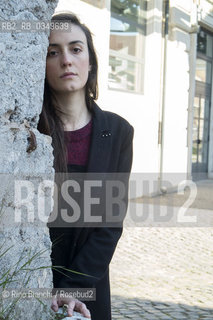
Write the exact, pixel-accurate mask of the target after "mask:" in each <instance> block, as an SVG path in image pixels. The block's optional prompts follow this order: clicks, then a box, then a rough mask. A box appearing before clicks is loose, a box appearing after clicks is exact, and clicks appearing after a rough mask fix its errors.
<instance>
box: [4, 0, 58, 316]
mask: <svg viewBox="0 0 213 320" xmlns="http://www.w3.org/2000/svg"><path fill="white" fill-rule="evenodd" d="M56 5H57V1H55V0H53V1H48V0H47V1H45V0H34V1H26V0H25V1H19V0H12V1H1V0H0V18H1V21H2V20H4V21H20V20H21V21H22V20H45V21H47V20H48V21H49V20H50V17H51V15H52V14H53V12H54V8H55V7H56ZM47 45H48V33H47V32H15V31H13V32H0V69H1V76H0V88H1V94H0V174H1V176H0V178H1V184H0V203H1V206H0V225H1V228H0V240H1V241H0V256H1V265H0V279H1V281H0V283H1V284H0V290H2V289H5V290H6V289H7V288H16V292H19V291H20V289H23V288H51V287H52V272H51V269H50V266H51V261H50V246H51V242H50V239H49V233H48V229H47V228H46V227H45V226H44V224H43V225H42V226H39V224H38V223H37V222H38V220H39V219H38V215H36V214H35V216H34V220H33V221H28V217H29V216H30V215H31V217H32V214H33V210H35V212H36V209H37V208H38V203H37V198H36V196H35V197H31V196H32V193H31V194H28V196H29V199H31V200H29V202H30V203H31V207H28V209H29V211H26V209H25V211H24V213H23V216H22V218H23V217H24V219H22V220H21V221H16V220H15V218H17V217H16V214H15V212H16V209H18V208H19V207H20V203H18V202H16V201H15V200H16V198H15V194H16V191H17V190H16V188H15V183H17V186H18V185H20V180H24V181H27V182H32V181H33V182H34V183H35V186H38V184H39V182H41V181H42V180H43V179H44V177H45V176H46V175H47V177H48V179H50V180H53V175H54V171H53V154H52V146H51V139H50V138H49V137H47V136H44V135H41V134H40V133H39V132H38V131H37V129H36V127H37V123H38V119H39V114H40V112H41V108H42V100H43V88H44V77H45V60H46V50H47ZM32 141H33V143H32ZM17 188H18V187H17ZM35 189H36V188H35ZM37 193H38V190H35V191H34V193H33V196H34V195H36V194H37ZM44 194H45V196H46V198H47V199H49V201H50V199H51V192H49V191H48V190H44ZM30 197H31V198H30ZM41 267H44V268H43V269H41ZM15 300H16V299H15V298H13V297H9V299H3V298H2V296H1V297H0V318H1V319H7V320H11V319H13V320H16V319H17V320H18V319H19V320H20V319H21V320H25V319H29V315H30V318H31V319H33V320H42V319H43V320H46V319H50V314H49V313H48V310H49V302H48V300H43V302H44V306H43V305H42V304H41V303H40V302H39V301H38V300H36V299H35V298H33V299H32V298H31V299H28V300H27V299H23V300H19V301H17V302H16V303H15V304H14V305H12V303H14V302H15ZM41 300H42V299H41ZM45 306H47V312H46V311H45V310H46V307H45ZM6 316H7V318H6Z"/></svg>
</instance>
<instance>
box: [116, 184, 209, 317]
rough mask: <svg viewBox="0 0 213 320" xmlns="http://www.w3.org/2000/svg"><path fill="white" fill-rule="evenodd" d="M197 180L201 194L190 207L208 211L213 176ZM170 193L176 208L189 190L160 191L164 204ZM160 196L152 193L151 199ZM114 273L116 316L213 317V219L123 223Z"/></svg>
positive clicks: (154, 199) (152, 200)
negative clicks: (190, 223)
mask: <svg viewBox="0 0 213 320" xmlns="http://www.w3.org/2000/svg"><path fill="white" fill-rule="evenodd" d="M196 184H197V188H198V193H197V197H196V199H195V201H194V203H193V204H192V206H191V210H193V211H194V212H196V211H197V210H199V209H206V210H208V211H207V212H208V213H209V212H210V211H209V210H210V209H212V208H213V180H205V181H199V182H196ZM169 197H172V200H173V203H174V205H175V206H177V207H178V206H181V204H182V203H184V202H185V200H186V199H187V197H188V193H187V191H186V192H185V194H184V195H178V194H174V193H173V194H167V195H163V196H160V204H162V205H165V204H167V203H168V198H169ZM157 200H158V201H159V199H157V198H151V199H149V203H150V202H153V203H155V202H156V201H157ZM137 201H139V202H143V201H147V199H146V198H144V199H138V200H137ZM212 214H213V211H212ZM110 275H111V293H112V313H113V320H119V319H123V320H125V319H134V320H139V319H145V320H146V319H147V320H148V319H152V320H155V319H168V320H169V319H181V320H183V319H206V320H208V319H209V320H210V319H211V320H212V319H213V224H211V225H209V227H203V228H201V227H166V228H165V227H143V226H141V227H125V228H124V231H123V235H122V237H121V239H120V241H119V244H118V246H117V249H116V252H115V254H114V257H113V260H112V262H111V272H110Z"/></svg>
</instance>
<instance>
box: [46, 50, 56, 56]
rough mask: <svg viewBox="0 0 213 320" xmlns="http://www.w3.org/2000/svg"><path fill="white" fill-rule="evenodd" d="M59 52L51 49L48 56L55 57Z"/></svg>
mask: <svg viewBox="0 0 213 320" xmlns="http://www.w3.org/2000/svg"><path fill="white" fill-rule="evenodd" d="M57 54H58V52H57V51H54V50H51V51H49V52H48V56H49V57H55V56H56V55H57Z"/></svg>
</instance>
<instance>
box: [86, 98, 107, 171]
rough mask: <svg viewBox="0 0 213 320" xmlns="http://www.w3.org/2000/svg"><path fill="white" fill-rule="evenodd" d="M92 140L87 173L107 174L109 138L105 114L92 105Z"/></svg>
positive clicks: (95, 105)
mask: <svg viewBox="0 0 213 320" xmlns="http://www.w3.org/2000/svg"><path fill="white" fill-rule="evenodd" d="M93 107H94V109H93V110H94V113H93V120H92V121H93V123H92V139H91V147H90V154H89V161H88V167H87V172H99V173H100V172H107V167H108V161H109V156H110V150H111V143H112V140H111V136H112V133H111V131H110V129H109V124H108V121H107V117H106V114H105V113H104V112H103V111H102V110H101V109H100V108H99V107H98V106H97V104H96V103H94V105H93Z"/></svg>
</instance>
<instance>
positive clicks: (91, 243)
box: [59, 125, 133, 288]
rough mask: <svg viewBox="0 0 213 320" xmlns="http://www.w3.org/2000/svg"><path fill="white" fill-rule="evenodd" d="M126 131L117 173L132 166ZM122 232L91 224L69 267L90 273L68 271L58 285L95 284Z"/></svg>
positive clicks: (129, 135) (83, 285) (130, 140)
mask: <svg viewBox="0 0 213 320" xmlns="http://www.w3.org/2000/svg"><path fill="white" fill-rule="evenodd" d="M128 129H129V130H128V131H127V133H126V136H125V137H124V139H123V143H122V146H121V149H120V155H119V162H118V169H117V171H118V172H119V173H122V172H123V173H127V176H128V177H129V173H130V170H131V166H132V140H133V128H132V126H130V125H128ZM125 183H126V184H127V185H126V199H125V201H126V202H128V179H126V180H125ZM121 234H122V227H100V228H94V230H93V231H92V232H91V233H90V235H89V237H88V239H87V241H86V242H85V244H84V245H83V246H82V248H81V250H80V251H79V252H78V254H77V255H76V257H75V258H74V260H73V261H72V263H70V265H69V269H71V270H74V271H78V272H81V273H84V274H87V275H89V276H82V275H77V274H74V273H69V278H68V277H66V276H64V277H62V278H61V280H60V282H59V286H60V287H61V288H92V287H95V286H96V283H97V281H99V280H100V279H101V278H102V277H103V276H104V274H105V272H106V271H107V270H108V267H109V264H110V261H111V259H112V256H113V253H114V251H115V248H116V245H117V242H118V240H119V238H120V236H121Z"/></svg>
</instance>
